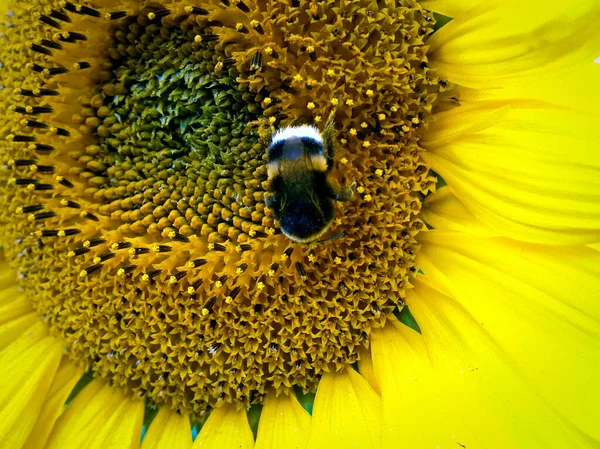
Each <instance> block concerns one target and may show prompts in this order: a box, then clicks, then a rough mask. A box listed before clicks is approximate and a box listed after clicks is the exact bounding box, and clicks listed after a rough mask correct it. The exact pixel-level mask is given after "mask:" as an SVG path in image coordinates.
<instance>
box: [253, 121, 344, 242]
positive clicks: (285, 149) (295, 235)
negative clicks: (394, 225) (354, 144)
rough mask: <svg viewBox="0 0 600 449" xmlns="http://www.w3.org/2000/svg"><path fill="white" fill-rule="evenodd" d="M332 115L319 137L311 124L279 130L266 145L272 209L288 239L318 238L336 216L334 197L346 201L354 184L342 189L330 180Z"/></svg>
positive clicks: (333, 139) (304, 240)
mask: <svg viewBox="0 0 600 449" xmlns="http://www.w3.org/2000/svg"><path fill="white" fill-rule="evenodd" d="M335 137H336V133H335V128H334V113H333V112H332V113H331V115H330V116H329V119H328V120H327V123H326V124H325V129H324V131H323V135H321V133H320V132H319V130H318V129H317V128H316V127H314V126H310V125H302V126H292V127H287V128H282V129H280V130H279V131H277V132H276V133H275V134H274V135H273V138H272V140H271V143H270V144H269V147H268V149H267V160H268V176H269V181H270V184H271V194H270V195H269V196H268V197H267V198H266V201H265V202H266V205H267V206H268V207H269V208H271V209H273V211H274V215H275V218H276V219H277V220H278V221H279V224H280V228H281V231H282V232H283V233H284V234H285V235H286V236H287V237H289V238H290V239H291V240H293V241H295V242H298V243H308V242H312V241H314V240H317V239H319V238H320V237H321V236H322V235H323V234H324V233H325V232H326V231H327V229H329V226H330V225H331V222H332V221H333V218H334V201H348V200H349V199H350V198H351V197H352V188H345V189H340V188H339V187H338V186H336V185H334V184H332V183H331V182H330V181H329V175H330V173H331V170H332V169H333V166H334V156H335Z"/></svg>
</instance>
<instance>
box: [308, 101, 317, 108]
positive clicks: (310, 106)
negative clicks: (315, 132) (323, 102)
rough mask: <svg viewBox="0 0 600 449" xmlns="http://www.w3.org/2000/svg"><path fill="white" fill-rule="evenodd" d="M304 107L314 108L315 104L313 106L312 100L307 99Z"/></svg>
mask: <svg viewBox="0 0 600 449" xmlns="http://www.w3.org/2000/svg"><path fill="white" fill-rule="evenodd" d="M306 107H307V108H308V109H314V108H315V107H316V106H315V104H314V103H313V102H312V101H309V102H308V104H307V105H306Z"/></svg>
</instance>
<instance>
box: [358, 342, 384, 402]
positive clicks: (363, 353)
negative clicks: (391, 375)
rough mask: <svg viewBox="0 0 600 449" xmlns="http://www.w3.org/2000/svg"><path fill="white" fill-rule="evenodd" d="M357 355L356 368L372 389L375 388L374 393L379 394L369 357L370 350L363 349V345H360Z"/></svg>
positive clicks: (371, 361) (371, 360)
mask: <svg viewBox="0 0 600 449" xmlns="http://www.w3.org/2000/svg"><path fill="white" fill-rule="evenodd" d="M358 355H359V359H358V369H359V371H360V375H361V376H362V377H364V378H365V380H366V381H367V382H369V385H371V387H372V388H373V390H375V393H377V394H381V390H380V389H379V383H378V382H377V377H376V376H375V373H374V371H373V359H372V358H371V351H370V350H368V349H365V347H364V346H360V348H359V350H358Z"/></svg>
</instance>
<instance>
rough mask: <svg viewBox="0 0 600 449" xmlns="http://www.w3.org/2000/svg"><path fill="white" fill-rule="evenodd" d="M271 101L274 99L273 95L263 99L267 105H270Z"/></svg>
mask: <svg viewBox="0 0 600 449" xmlns="http://www.w3.org/2000/svg"><path fill="white" fill-rule="evenodd" d="M271 101H272V100H271V97H267V98H265V99H264V100H263V103H264V104H265V105H267V106H268V105H270V104H271Z"/></svg>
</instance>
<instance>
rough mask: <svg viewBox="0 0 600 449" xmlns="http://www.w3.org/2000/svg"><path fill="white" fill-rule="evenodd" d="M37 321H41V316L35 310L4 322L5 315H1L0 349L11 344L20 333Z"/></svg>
mask: <svg viewBox="0 0 600 449" xmlns="http://www.w3.org/2000/svg"><path fill="white" fill-rule="evenodd" d="M37 322H39V318H38V317H37V315H36V314H35V313H33V312H31V313H28V314H27V315H23V316H20V317H18V318H13V319H10V320H8V321H6V322H4V320H3V317H2V316H1V315H0V349H3V348H5V347H6V346H8V345H10V344H11V343H12V342H13V341H14V340H15V339H16V338H18V337H19V335H21V334H22V333H23V332H25V331H26V330H27V329H29V328H30V327H31V326H33V325H34V324H36V323H37Z"/></svg>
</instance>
